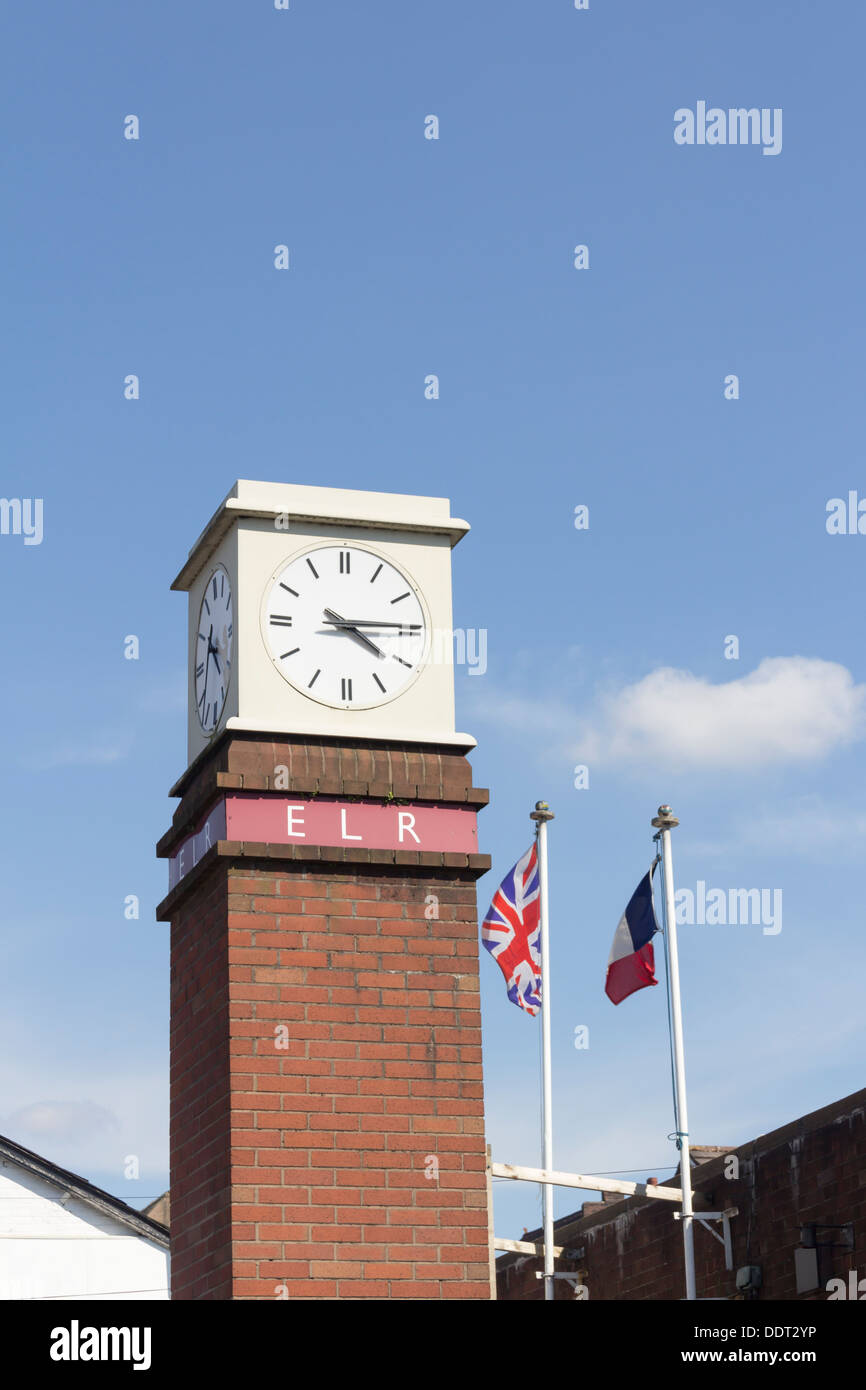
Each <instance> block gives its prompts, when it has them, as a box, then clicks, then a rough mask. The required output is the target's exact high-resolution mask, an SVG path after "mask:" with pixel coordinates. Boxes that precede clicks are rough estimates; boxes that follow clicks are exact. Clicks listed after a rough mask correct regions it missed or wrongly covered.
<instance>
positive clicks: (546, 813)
mask: <svg viewBox="0 0 866 1390" xmlns="http://www.w3.org/2000/svg"><path fill="white" fill-rule="evenodd" d="M529 819H530V820H534V821H536V822H537V823H540V822H542V821H548V820H555V819H556V817H555V816H554V814H553V812H552V811H551V809H550V807H549V806H548V804H547V802H546V801H536V803H535V810H534V811H530V812H529Z"/></svg>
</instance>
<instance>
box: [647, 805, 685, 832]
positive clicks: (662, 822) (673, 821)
mask: <svg viewBox="0 0 866 1390" xmlns="http://www.w3.org/2000/svg"><path fill="white" fill-rule="evenodd" d="M652 824H653V825H654V826H655V827H656V829H657V830H673V828H674V826H675V825H679V821H678V820H677V818H676V816H675V815H674V813H673V811H672V810H671V808H670V806H660V807H659V811H658V815H657V816H653V818H652Z"/></svg>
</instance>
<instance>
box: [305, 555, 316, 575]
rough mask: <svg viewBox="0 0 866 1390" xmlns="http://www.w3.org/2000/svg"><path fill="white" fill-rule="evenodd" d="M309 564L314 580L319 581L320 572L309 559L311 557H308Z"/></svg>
mask: <svg viewBox="0 0 866 1390" xmlns="http://www.w3.org/2000/svg"><path fill="white" fill-rule="evenodd" d="M307 564H308V565H309V566H310V569H311V570H312V571H313V578H314V579H318V577H319V571H318V570H317V569H316V566H315V565H314V564H313V562H312V560H311V559H310V558H309V556H308V557H307Z"/></svg>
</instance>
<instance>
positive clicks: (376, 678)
mask: <svg viewBox="0 0 866 1390" xmlns="http://www.w3.org/2000/svg"><path fill="white" fill-rule="evenodd" d="M373 680H374V681H375V682H376V684H377V685H378V687H379V689H380V690H381V692H382V694H383V695H387V694H388V692H387V690H386V689H385V687H384V685H383V684H382V682H381V681H380V680H379V677H378V676H377V675H376V672H375V671H374V672H373Z"/></svg>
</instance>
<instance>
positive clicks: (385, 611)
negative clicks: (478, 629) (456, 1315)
mask: <svg viewBox="0 0 866 1390" xmlns="http://www.w3.org/2000/svg"><path fill="white" fill-rule="evenodd" d="M468 529H469V528H468V526H467V524H466V523H465V522H464V521H460V520H458V519H456V518H454V517H452V516H451V514H450V505H449V503H448V501H447V499H445V498H436V497H414V496H405V495H397V494H390V493H373V492H355V491H348V490H342V489H336V488H322V487H307V486H296V485H293V484H278V483H260V482H249V481H241V482H238V483H236V484H235V486H234V487H233V488H232V490H231V492H230V493H229V495H228V496H227V497H226V498H225V499H224V501H223V502H222V504H221V505H220V507H219V508H218V509H217V511H216V512H215V514H214V515H213V517H212V518H211V520H210V521H209V522H208V524H207V526H206V527H205V529H204V531H203V532H202V533H201V535H200V536H199V538H198V540H197V541H196V542H195V544H194V546H193V547H192V550H191V551H190V553H189V557H188V559H187V561H186V563H185V564H184V566H183V568H182V569H181V571H180V573H179V575H178V576H177V578H176V580H175V581H174V585H173V587H174V588H175V589H179V590H183V591H186V592H187V593H188V595H189V639H188V672H189V711H188V767H187V770H186V772H185V773H184V774H183V776H182V777H181V778H180V779H179V781H178V782H177V783H176V784H175V786H174V787H173V788H172V793H171V794H172V795H173V796H176V797H179V798H180V800H179V804H178V805H177V808H176V810H175V812H174V815H173V818H172V825H171V828H170V830H169V831H168V832H167V833H166V834H165V835H164V836H163V837H162V839H161V840H160V842H159V846H158V853H159V854H160V855H161V856H162V857H164V858H165V859H167V861H168V894H167V896H166V898H165V899H164V900H163V902H162V903H161V904H160V907H159V908H158V911H157V915H158V917H159V919H160V920H162V921H167V922H170V923H171V1196H172V1297H173V1298H186V1299H231V1298H252V1299H278V1300H279V1299H304V1300H309V1299H318V1298H325V1299H340V1298H350V1299H365V1298H374V1299H458V1298H459V1299H465V1298H469V1299H476V1298H480V1299H488V1298H490V1297H491V1296H492V1290H491V1277H490V1230H489V1219H490V1213H489V1209H488V1194H487V1180H486V1171H485V1143H484V1117H483V1095H482V1077H481V1020H480V1010H479V993H478V990H479V981H478V934H477V920H478V918H477V901H476V889H475V883H476V880H477V878H478V877H479V876H480V875H481V874H483V873H484V872H486V870H487V869H488V868H489V860H488V858H487V856H486V855H482V854H479V852H478V843H477V830H476V814H477V811H478V809H479V808H480V807H482V806H483V805H484V804H485V803H486V800H487V793H486V792H485V791H483V790H481V789H479V788H477V787H474V786H473V784H472V770H471V767H470V765H469V762H468V760H467V756H466V755H467V753H468V752H469V751H470V750H471V748H472V747H473V746H474V740H473V739H472V738H471V737H470V736H469V735H467V734H462V733H459V732H458V731H457V730H456V728H455V719H454V682H453V666H452V640H451V638H452V633H451V624H452V617H451V550H452V548H453V547H454V545H456V544H457V542H458V541H459V540H460V539H461V538H462V537H463V536H464V534H465V533H466V532H467V531H468Z"/></svg>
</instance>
